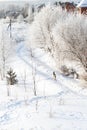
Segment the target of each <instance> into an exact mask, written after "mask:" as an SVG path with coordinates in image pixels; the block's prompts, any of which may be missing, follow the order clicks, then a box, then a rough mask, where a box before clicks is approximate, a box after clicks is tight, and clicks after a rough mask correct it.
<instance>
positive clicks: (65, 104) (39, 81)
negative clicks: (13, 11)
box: [0, 23, 87, 130]
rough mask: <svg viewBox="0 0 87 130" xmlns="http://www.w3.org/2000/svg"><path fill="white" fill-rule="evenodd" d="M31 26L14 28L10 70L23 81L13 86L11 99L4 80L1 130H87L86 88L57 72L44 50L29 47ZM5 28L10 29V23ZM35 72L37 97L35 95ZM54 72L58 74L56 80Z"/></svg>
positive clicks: (1, 84) (0, 86)
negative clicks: (29, 29) (26, 44)
mask: <svg viewBox="0 0 87 130" xmlns="http://www.w3.org/2000/svg"><path fill="white" fill-rule="evenodd" d="M28 26H29V25H28V24H25V23H13V25H12V37H13V39H14V40H15V41H16V42H17V43H16V44H15V52H14V53H15V54H14V55H13V56H12V57H11V58H10V60H9V67H12V68H13V69H14V71H15V72H16V74H17V77H18V80H19V82H18V84H17V85H15V86H10V96H9V97H7V86H6V82H5V81H0V130H87V89H86V87H85V86H84V85H83V84H81V82H80V81H79V80H75V79H72V78H66V77H64V76H62V75H61V74H60V73H59V72H57V71H56V70H55V63H54V60H53V59H52V57H50V55H49V54H46V53H45V52H44V50H42V49H39V48H36V49H32V50H31V49H28V48H27V46H25V40H26V34H27V31H28ZM4 27H5V28H7V24H5V26H4ZM8 35H9V30H8ZM22 38H23V39H22ZM21 39H22V40H21ZM31 51H32V54H33V57H31ZM32 71H33V72H35V81H36V88H37V96H34V94H33V77H32ZM53 71H56V74H57V79H56V80H54V79H53V76H52V73H53ZM25 74H26V81H25V84H24V77H25ZM25 86H26V89H25Z"/></svg>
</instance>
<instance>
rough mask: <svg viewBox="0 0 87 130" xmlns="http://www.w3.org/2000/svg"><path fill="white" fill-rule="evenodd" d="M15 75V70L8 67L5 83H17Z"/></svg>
mask: <svg viewBox="0 0 87 130" xmlns="http://www.w3.org/2000/svg"><path fill="white" fill-rule="evenodd" d="M16 77H17V75H16V74H15V72H13V69H12V68H10V70H9V71H7V76H6V79H7V83H8V85H14V84H17V83H18V80H17V79H16Z"/></svg>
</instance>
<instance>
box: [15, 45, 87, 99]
mask: <svg viewBox="0 0 87 130" xmlns="http://www.w3.org/2000/svg"><path fill="white" fill-rule="evenodd" d="M26 51H27V48H26V47H25V46H24V44H23V43H22V44H21V45H20V46H19V47H18V49H17V55H18V57H19V58H20V59H21V60H23V61H24V62H25V63H26V64H27V65H28V66H29V67H30V68H31V69H32V64H31V63H30V59H28V57H27V56H26V54H25V52H26ZM29 58H30V57H29ZM33 61H34V62H35V63H37V62H38V63H40V65H41V66H43V67H44V68H45V70H49V71H50V73H52V72H53V71H54V70H53V69H52V68H51V67H50V66H48V65H46V63H44V62H42V61H40V60H39V59H38V58H36V57H33ZM37 72H38V73H37V74H38V75H41V76H42V77H44V78H46V79H49V80H50V81H51V82H54V80H53V78H52V76H50V75H49V74H47V72H43V71H42V70H39V69H38V68H37ZM63 81H66V78H65V77H64V76H62V75H61V74H59V73H58V72H57V81H56V82H55V84H58V86H61V88H62V91H61V92H60V93H58V96H59V95H60V96H61V95H64V94H67V93H71V94H73V95H75V96H80V97H82V98H87V96H85V95H83V94H79V92H76V91H75V90H72V89H70V88H72V85H73V82H74V85H75V84H76V86H78V82H77V81H75V80H74V79H69V80H68V78H67V85H66V84H65V82H64V83H63ZM68 81H69V83H70V82H72V85H71V83H70V84H69V83H68ZM75 82H76V83H75ZM69 86H71V87H69ZM78 87H79V86H78Z"/></svg>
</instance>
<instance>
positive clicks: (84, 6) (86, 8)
mask: <svg viewBox="0 0 87 130" xmlns="http://www.w3.org/2000/svg"><path fill="white" fill-rule="evenodd" d="M77 8H78V11H79V12H80V13H81V14H86V15H87V0H82V1H81V2H80V3H79V4H78V5H77Z"/></svg>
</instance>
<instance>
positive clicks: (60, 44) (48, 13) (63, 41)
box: [28, 6, 87, 72]
mask: <svg viewBox="0 0 87 130" xmlns="http://www.w3.org/2000/svg"><path fill="white" fill-rule="evenodd" d="M86 33H87V19H86V16H82V15H78V14H73V13H67V12H66V11H62V10H61V9H60V8H58V7H57V8H56V7H50V6H47V7H46V8H43V9H42V10H41V11H40V12H39V13H37V15H36V16H35V18H34V22H33V23H32V25H31V27H30V29H29V34H28V36H29V44H28V45H31V46H34V47H41V48H44V49H45V50H46V51H49V52H50V53H51V55H52V56H53V57H54V59H55V62H56V65H57V67H58V68H59V67H61V65H65V63H66V62H67V61H68V63H69V62H71V61H72V62H74V63H75V62H76V65H75V66H74V68H75V67H77V64H78V66H80V67H81V68H82V70H83V71H84V72H86V71H87V34H86ZM71 68H72V69H74V68H73V67H72V64H71Z"/></svg>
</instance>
